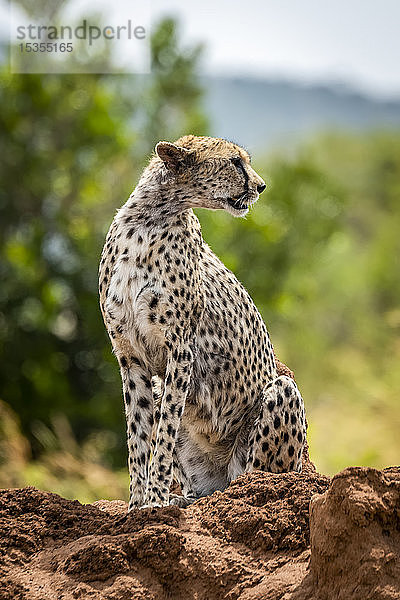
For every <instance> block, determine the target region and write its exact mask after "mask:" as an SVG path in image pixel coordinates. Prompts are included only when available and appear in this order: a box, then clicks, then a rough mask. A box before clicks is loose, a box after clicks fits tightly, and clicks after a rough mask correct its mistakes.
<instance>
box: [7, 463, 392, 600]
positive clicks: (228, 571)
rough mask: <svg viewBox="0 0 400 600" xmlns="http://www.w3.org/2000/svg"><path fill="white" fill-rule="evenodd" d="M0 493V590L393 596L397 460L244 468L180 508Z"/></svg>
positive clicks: (18, 594)
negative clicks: (338, 467) (374, 464)
mask: <svg viewBox="0 0 400 600" xmlns="http://www.w3.org/2000/svg"><path fill="white" fill-rule="evenodd" d="M126 510H127V506H126V504H125V503H124V502H120V501H114V502H107V501H100V502H96V503H95V504H93V505H82V504H80V503H79V502H77V501H70V500H65V499H63V498H60V497H59V496H57V495H55V494H51V493H47V492H41V491H39V490H36V489H34V488H24V489H15V490H4V491H1V492H0V539H1V542H0V600H25V599H29V600H48V599H52V600H53V599H54V600H56V599H57V600H70V599H71V600H72V599H79V598H80V599H86V598H87V599H90V600H92V599H93V600H102V599H107V600H132V599H138V600H156V599H157V600H158V599H165V600H166V599H173V600H180V599H182V600H183V599H184V600H190V599H196V600H203V599H204V600H214V599H215V600H217V599H218V600H221V599H226V600H228V599H229V600H234V599H237V598H240V599H241V600H251V599H254V600H256V599H257V600H267V599H268V600H275V599H276V600H277V599H278V598H279V599H284V600H291V599H292V600H317V599H320V600H341V599H343V600H350V599H354V600H358V599H359V600H367V599H374V600H380V599H382V600H383V599H385V600H389V599H390V600H392V599H394V598H398V599H400V469H396V468H392V469H386V470H384V471H376V470H374V469H368V468H358V467H355V468H349V469H346V470H345V471H343V472H342V473H339V474H338V475H336V476H335V477H334V478H333V479H332V480H331V481H330V480H329V479H328V478H327V477H325V476H323V475H319V474H318V473H316V472H315V470H314V469H313V467H312V465H311V464H310V463H308V464H307V465H306V467H305V469H304V471H303V473H302V474H298V473H287V474H282V475H274V474H271V473H262V472H254V473H251V474H247V475H243V476H241V477H239V478H238V479H237V480H236V481H235V482H233V483H232V484H231V485H230V486H229V487H228V489H227V490H225V491H224V492H216V493H214V494H213V495H212V496H210V497H208V498H203V499H202V500H200V501H198V502H196V503H195V504H194V505H192V506H190V507H189V508H187V509H179V508H177V507H168V508H164V509H144V510H140V511H134V512H132V513H130V514H127V512H126Z"/></svg>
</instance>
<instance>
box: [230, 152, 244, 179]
mask: <svg viewBox="0 0 400 600" xmlns="http://www.w3.org/2000/svg"><path fill="white" fill-rule="evenodd" d="M231 162H232V164H233V165H235V167H236V169H237V170H238V171H239V173H240V174H241V175H243V171H244V166H243V163H242V159H241V158H239V156H234V157H233V158H231Z"/></svg>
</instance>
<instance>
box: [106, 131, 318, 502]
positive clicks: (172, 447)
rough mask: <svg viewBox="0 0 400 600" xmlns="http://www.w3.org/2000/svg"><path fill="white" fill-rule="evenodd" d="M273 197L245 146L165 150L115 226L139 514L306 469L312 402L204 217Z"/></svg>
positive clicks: (112, 297)
mask: <svg viewBox="0 0 400 600" xmlns="http://www.w3.org/2000/svg"><path fill="white" fill-rule="evenodd" d="M265 187H266V184H265V182H264V181H263V180H262V179H261V177H260V176H259V175H258V174H257V173H256V172H255V171H254V170H253V168H252V166H251V163H250V156H249V154H248V153H247V151H246V150H244V149H243V148H241V147H240V146H238V145H236V144H235V143H233V142H229V141H226V140H223V139H218V138H212V137H205V136H201V137H198V136H193V135H187V136H184V137H181V138H180V139H178V140H177V141H176V142H175V143H170V142H164V141H162V142H159V143H158V144H157V145H156V147H155V151H154V154H153V156H152V157H151V159H150V162H149V164H148V166H147V167H146V168H145V169H144V171H143V173H142V175H141V177H140V180H139V182H138V185H137V187H136V188H135V190H134V191H133V192H132V194H131V196H130V197H129V199H128V201H127V202H126V203H125V204H124V205H123V206H122V208H121V209H119V211H118V212H117V214H116V216H115V218H114V220H113V222H112V224H111V227H110V229H109V232H108V235H107V238H106V243H105V246H104V249H103V253H102V258H101V263H100V269H99V292H100V305H101V311H102V314H103V318H104V321H105V325H106V328H107V331H108V334H109V336H110V339H111V343H112V347H113V351H114V353H115V355H116V357H117V359H118V362H119V366H120V371H121V378H122V385H123V399H124V406H125V414H126V423H127V442H128V461H129V474H130V500H129V510H132V509H133V508H141V507H154V506H166V505H168V504H178V505H180V506H186V505H188V504H190V503H191V502H194V501H195V500H196V499H198V498H200V497H202V496H206V495H209V494H211V493H213V492H214V491H215V490H223V489H224V488H226V487H227V485H228V484H229V483H230V482H231V481H232V480H233V479H235V478H236V477H238V476H239V475H240V474H241V473H244V472H248V471H251V470H253V469H261V470H263V471H269V472H273V473H281V472H287V471H291V470H295V471H301V465H302V453H303V448H304V444H305V434H306V421H305V413H304V405H303V400H302V397H301V395H300V392H299V390H298V388H297V386H296V383H295V382H294V380H293V379H292V378H291V377H289V376H287V375H279V373H278V371H277V361H276V359H275V354H274V350H273V347H272V344H271V341H270V338H269V334H268V332H267V328H266V326H265V324H264V321H263V319H262V317H261V315H260V313H259V312H258V310H257V308H256V306H255V304H254V303H253V301H252V299H251V297H250V295H249V294H248V292H247V291H246V289H245V288H244V287H243V286H242V285H241V283H240V282H239V281H238V280H237V279H236V277H235V275H234V274H233V273H232V272H231V271H230V270H229V269H228V268H227V267H225V265H224V264H223V263H222V262H221V261H220V260H219V258H218V257H217V256H216V255H215V254H214V253H213V252H212V250H211V249H210V248H209V246H207V244H206V243H205V241H204V240H203V237H202V233H201V227H200V223H199V220H198V219H197V217H196V216H195V214H194V212H193V210H192V209H194V208H207V209H211V210H218V209H222V210H226V211H227V212H229V213H231V214H232V215H233V216H235V217H241V216H244V215H246V213H247V212H248V210H249V207H250V206H251V205H253V204H254V203H255V202H256V200H257V199H258V197H259V194H260V193H261V192H262V191H263V190H264V189H265ZM172 478H174V480H176V481H177V482H178V483H179V484H180V486H181V489H182V493H183V496H173V495H172V494H170V486H171V482H172Z"/></svg>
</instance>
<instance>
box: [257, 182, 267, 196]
mask: <svg viewBox="0 0 400 600" xmlns="http://www.w3.org/2000/svg"><path fill="white" fill-rule="evenodd" d="M266 187H267V186H266V185H265V183H261V184H260V185H258V186H257V192H258V193H259V194H261V193H262V192H263V191H264V190H265V188H266Z"/></svg>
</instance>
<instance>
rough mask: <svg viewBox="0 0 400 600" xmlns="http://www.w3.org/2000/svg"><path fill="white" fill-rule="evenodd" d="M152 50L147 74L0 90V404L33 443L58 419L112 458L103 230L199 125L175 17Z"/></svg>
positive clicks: (118, 411)
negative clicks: (158, 152)
mask: <svg viewBox="0 0 400 600" xmlns="http://www.w3.org/2000/svg"><path fill="white" fill-rule="evenodd" d="M152 49H153V70H152V74H151V76H139V75H138V76H101V75H69V76H59V75H34V74H32V75H9V74H6V73H3V74H2V75H1V80H0V102H1V106H2V111H1V114H0V131H1V137H0V152H1V155H2V157H3V160H2V162H1V165H0V176H1V180H2V187H1V190H0V278H1V281H2V285H1V287H0V382H1V389H0V398H3V399H4V400H5V401H6V402H8V403H9V404H10V405H11V406H12V407H13V408H14V409H15V410H16V411H17V412H18V414H19V416H20V418H21V422H22V426H23V430H24V432H25V433H26V434H28V435H29V436H30V438H31V439H32V427H33V429H34V430H36V429H37V428H36V427H35V421H41V422H44V423H49V420H50V418H51V415H52V414H53V413H54V412H58V411H59V412H61V411H62V412H64V413H65V414H66V415H67V416H68V418H69V419H70V420H71V423H72V426H73V429H74V432H75V433H76V435H77V436H78V439H82V438H84V437H85V436H86V435H87V434H88V432H89V431H91V430H93V429H95V428H106V429H109V430H111V431H114V432H118V434H119V435H118V436H115V440H116V441H115V444H116V453H115V455H116V456H117V454H118V452H117V451H118V450H119V449H120V448H124V446H125V442H124V433H123V431H124V423H123V417H122V404H121V402H120V398H119V389H120V383H119V375H118V369H117V366H116V364H114V360H113V358H112V356H111V349H110V346H109V343H108V340H107V338H106V335H105V332H104V328H103V324H102V319H101V316H100V313H99V310H98V300H97V267H98V260H99V256H100V252H101V248H102V244H103V242H104V236H105V232H106V230H107V227H108V223H109V222H110V221H111V219H112V216H113V211H114V210H115V209H116V208H117V207H119V206H120V205H121V204H122V203H123V202H124V199H125V198H127V196H128V195H129V193H130V191H131V189H132V188H133V186H134V184H135V180H136V177H137V175H138V172H139V170H140V169H141V167H142V166H143V163H144V161H145V160H146V158H147V156H146V155H148V154H149V152H150V151H151V149H152V146H153V143H154V142H155V141H156V140H158V139H163V138H167V139H171V138H174V137H178V136H179V135H182V134H183V133H186V131H187V128H189V129H190V130H192V131H194V132H201V133H204V129H203V128H204V127H205V120H204V118H203V117H202V116H201V111H200V108H199V106H200V100H201V94H202V92H201V89H200V87H199V85H198V84H197V83H196V77H195V68H196V63H197V60H198V56H199V49H198V48H194V49H182V48H180V45H179V40H178V32H177V26H176V24H175V23H174V22H173V21H171V20H166V21H163V22H161V23H160V24H159V25H158V27H156V28H155V31H154V34H153V39H152ZM177 88H179V93H178V90H177ZM34 450H37V445H35V444H34ZM123 456H124V453H121V456H120V457H119V459H118V460H121V459H122V457H123Z"/></svg>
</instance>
